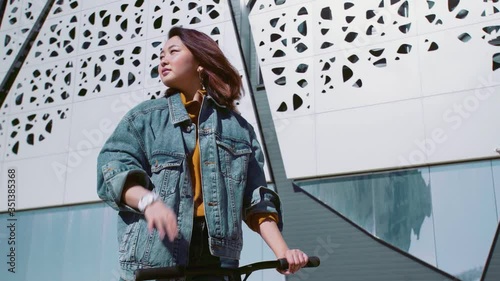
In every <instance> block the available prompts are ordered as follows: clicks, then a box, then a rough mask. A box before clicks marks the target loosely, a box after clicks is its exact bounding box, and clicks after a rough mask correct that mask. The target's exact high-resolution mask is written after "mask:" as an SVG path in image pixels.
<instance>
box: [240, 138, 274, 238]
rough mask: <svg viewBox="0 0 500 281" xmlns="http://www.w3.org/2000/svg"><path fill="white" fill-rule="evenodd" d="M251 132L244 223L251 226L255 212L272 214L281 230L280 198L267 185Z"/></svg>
mask: <svg viewBox="0 0 500 281" xmlns="http://www.w3.org/2000/svg"><path fill="white" fill-rule="evenodd" d="M251 133H252V150H253V153H252V154H251V156H250V159H249V162H248V171H247V185H246V188H245V196H244V199H243V210H244V214H243V218H244V220H245V223H246V224H247V225H248V226H249V227H250V228H252V227H253V221H252V217H254V215H255V214H262V213H268V214H274V215H276V216H277V218H278V221H277V223H278V228H279V229H280V231H281V230H282V229H283V218H282V212H281V202H280V198H279V196H278V194H277V193H276V192H274V191H273V190H271V189H269V188H268V187H267V183H266V177H265V173H264V169H263V167H264V155H263V153H262V149H261V147H260V144H259V142H258V141H257V138H256V136H255V132H254V131H253V129H251Z"/></svg>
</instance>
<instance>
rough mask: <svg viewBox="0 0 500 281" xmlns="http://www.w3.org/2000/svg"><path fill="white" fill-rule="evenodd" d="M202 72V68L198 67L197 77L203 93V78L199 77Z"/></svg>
mask: <svg viewBox="0 0 500 281" xmlns="http://www.w3.org/2000/svg"><path fill="white" fill-rule="evenodd" d="M202 71H203V68H202V67H201V66H200V67H198V77H200V85H201V89H202V90H203V91H205V90H206V89H205V83H203V77H201V72H202Z"/></svg>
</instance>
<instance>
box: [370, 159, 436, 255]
mask: <svg viewBox="0 0 500 281" xmlns="http://www.w3.org/2000/svg"><path fill="white" fill-rule="evenodd" d="M371 185H372V186H373V188H374V202H375V203H374V205H375V228H376V235H377V236H378V237H380V238H381V239H383V240H384V241H386V242H388V243H391V244H392V245H394V246H396V247H398V248H400V249H401V250H403V251H406V252H408V253H410V254H412V255H414V256H416V257H418V258H420V259H422V260H424V261H426V262H428V263H430V264H433V265H435V264H436V257H435V245H434V227H433V220H432V200H431V188H430V186H429V170H428V168H425V169H416V170H407V171H400V172H391V173H386V174H380V175H374V176H373V178H372V184H371Z"/></svg>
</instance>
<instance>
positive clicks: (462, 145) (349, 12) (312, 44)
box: [250, 0, 500, 179]
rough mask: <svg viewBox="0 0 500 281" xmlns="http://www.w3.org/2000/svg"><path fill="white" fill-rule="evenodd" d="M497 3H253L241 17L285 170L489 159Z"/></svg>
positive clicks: (312, 172)
mask: <svg viewBox="0 0 500 281" xmlns="http://www.w3.org/2000/svg"><path fill="white" fill-rule="evenodd" d="M498 9H499V7H498V3H496V2H494V1H381V0H372V1H323V0H315V1H290V0H289V1H269V0H261V1H255V5H254V8H253V10H252V12H251V14H250V23H251V26H252V32H253V35H254V42H255V46H256V49H257V54H258V58H259V63H260V67H261V70H262V74H263V77H264V82H265V86H266V91H267V93H268V95H267V97H268V100H269V104H270V108H271V113H272V118H273V121H274V123H275V127H276V131H277V136H278V141H279V144H280V149H281V152H282V155H283V160H284V162H285V169H286V172H287V176H288V177H289V178H294V179H297V178H309V177H316V176H328V175H339V174H346V173H354V172H363V171H373V170H383V169H394V168H401V167H411V166H419V165H429V164H437V163H446V162H455V161H464V160H470V159H482V158H492V157H498V152H496V151H495V150H496V149H497V148H499V144H498V138H499V135H498V130H496V129H495V128H497V127H498V125H499V123H498V122H499V121H498V120H500V118H498V110H496V108H498V106H499V105H500V99H499V95H498V85H499V81H500V76H499V75H500V74H499V73H500V72H499V71H498V70H497V68H498V62H497V61H498V56H499V55H498V54H499V50H500V49H499V47H498V43H497V36H498V35H497V31H498V23H499V21H498V19H499V17H500V13H498ZM477 136H481V137H480V138H478V137H477Z"/></svg>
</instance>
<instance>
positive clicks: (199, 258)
mask: <svg viewBox="0 0 500 281" xmlns="http://www.w3.org/2000/svg"><path fill="white" fill-rule="evenodd" d="M189 266H203V267H205V266H208V267H220V266H221V262H220V259H219V258H218V257H214V256H212V254H211V253H210V249H209V246H208V229H207V223H206V221H205V217H195V219H194V223H193V234H192V236H191V245H190V247H189ZM186 280H187V281H230V280H231V279H229V278H226V277H223V276H192V277H188V278H187V279H186Z"/></svg>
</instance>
